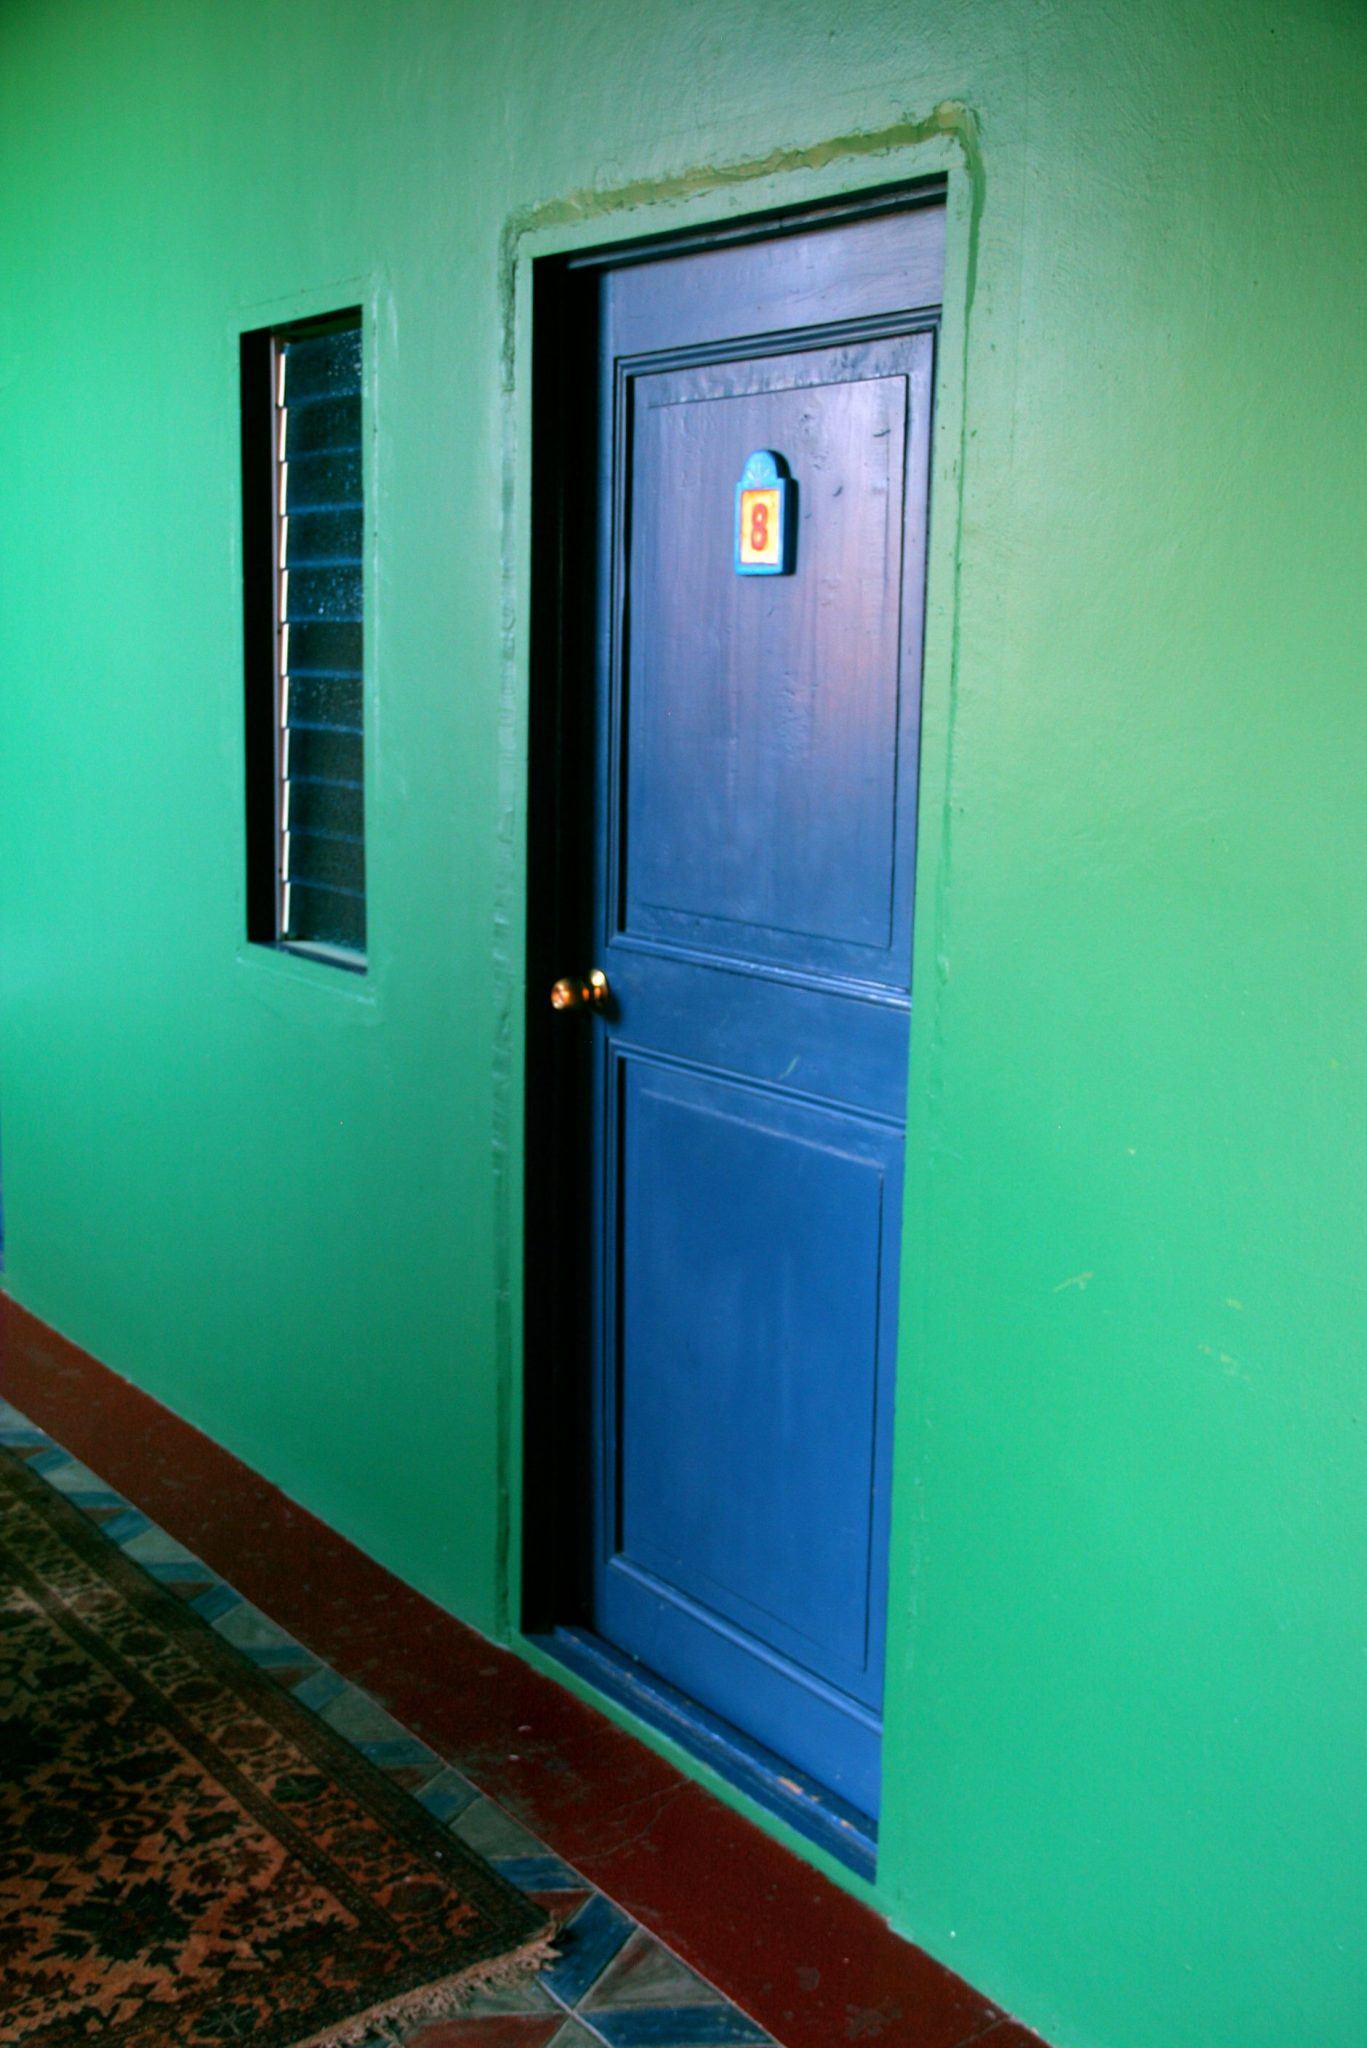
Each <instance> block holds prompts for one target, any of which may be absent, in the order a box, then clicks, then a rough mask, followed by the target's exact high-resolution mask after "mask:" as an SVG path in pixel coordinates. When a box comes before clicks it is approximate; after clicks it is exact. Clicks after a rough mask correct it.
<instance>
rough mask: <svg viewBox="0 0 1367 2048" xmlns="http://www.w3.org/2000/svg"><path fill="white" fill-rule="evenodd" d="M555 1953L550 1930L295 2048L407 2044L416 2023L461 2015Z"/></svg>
mask: <svg viewBox="0 0 1367 2048" xmlns="http://www.w3.org/2000/svg"><path fill="white" fill-rule="evenodd" d="M555 1955H556V1948H555V1939H554V1936H553V1934H552V1933H551V1932H550V1931H549V1930H548V1931H547V1932H546V1933H544V1934H539V1935H538V1936H537V1938H536V1940H535V1941H528V1942H524V1944H523V1946H522V1947H521V1948H515V1949H513V1950H512V1951H511V1952H510V1953H509V1954H508V1955H505V1956H495V1957H494V1958H493V1959H492V1960H491V1961H489V1962H486V1963H473V1964H471V1966H470V1968H469V1969H468V1970H460V1971H458V1972H457V1974H456V1975H455V1976H454V1977H442V1978H440V1979H439V1980H438V1982H437V1983H435V1984H423V1985H420V1986H419V1988H418V1989H417V1990H416V1991H405V1992H403V1993H402V1994H401V1995H400V1996H399V1997H398V1998H387V1999H385V2000H383V2001H382V2002H381V2003H380V2004H379V2005H372V2006H371V2007H370V2009H369V2011H367V2012H359V2013H357V2014H356V2015H355V2017H354V2018H352V2019H349V2020H343V2021H342V2022H341V2024H340V2025H338V2026H334V2027H325V2028H324V2029H323V2031H322V2033H321V2034H309V2035H308V2036H307V2037H306V2038H305V2039H304V2040H302V2041H296V2042H295V2043H294V2048H364V2044H367V2043H372V2042H377V2041H384V2042H389V2043H390V2044H392V2048H403V2043H404V2040H405V2038H406V2036H407V2034H408V2033H409V2031H410V2029H411V2028H413V2027H419V2026H425V2025H426V2024H427V2023H428V2022H429V2021H437V2020H454V2019H459V2018H460V2015H461V2014H462V2013H463V2012H465V2011H467V2010H468V2009H469V2005H470V2001H471V2000H472V1999H473V1998H474V1997H475V1995H476V1994H477V1993H478V1992H481V1991H490V1990H493V1989H494V1988H495V1986H497V1985H500V1984H511V1983H514V1982H515V1981H516V1980H517V1979H518V1978H519V1977H525V1976H530V1975H533V1974H534V1973H535V1972H536V1971H537V1970H540V1969H543V1968H544V1967H545V1965H546V1964H547V1963H550V1962H553V1961H554V1960H555Z"/></svg>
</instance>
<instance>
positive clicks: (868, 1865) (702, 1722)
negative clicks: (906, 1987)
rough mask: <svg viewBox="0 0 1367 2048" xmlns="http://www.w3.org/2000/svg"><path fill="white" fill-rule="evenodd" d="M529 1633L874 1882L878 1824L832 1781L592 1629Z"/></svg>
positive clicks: (588, 1679) (601, 1689) (578, 1672)
mask: <svg viewBox="0 0 1367 2048" xmlns="http://www.w3.org/2000/svg"><path fill="white" fill-rule="evenodd" d="M526 1640H527V1641H528V1642H529V1643H531V1644H533V1645H534V1646H535V1647H536V1648H537V1649H538V1650H540V1651H541V1652H542V1654H543V1655H544V1656H546V1657H549V1658H551V1659H552V1660H553V1661H554V1662H555V1663H558V1664H562V1665H564V1666H565V1668H566V1669H567V1670H569V1671H572V1672H573V1673H574V1675H575V1676H576V1677H577V1678H580V1679H582V1680H584V1681H585V1682H586V1683H587V1684H589V1685H591V1686H592V1687H593V1688H594V1690H595V1691H597V1692H600V1693H602V1694H603V1695H605V1697H606V1698H608V1699H610V1700H612V1701H613V1702H614V1704H616V1705H617V1706H619V1707H625V1708H626V1709H627V1710H628V1711H629V1712H630V1713H632V1714H634V1715H636V1716H637V1717H638V1718H639V1719H640V1720H642V1721H645V1722H647V1723H649V1725H650V1726H651V1727H653V1728H654V1729H656V1730H657V1731H658V1733H660V1734H661V1735H665V1736H667V1737H668V1738H669V1739H670V1740H671V1741H672V1742H675V1743H677V1744H678V1746H679V1748H680V1749H682V1750H684V1751H686V1752H687V1753H688V1755H690V1756H692V1757H694V1758H695V1759H696V1760H697V1761H698V1762H699V1763H703V1764H707V1765H708V1766H709V1767H710V1768H711V1769H712V1770H714V1771H716V1773H717V1774H718V1776H719V1777H722V1778H725V1779H726V1780H727V1781H728V1783H729V1784H731V1785H733V1786H734V1787H735V1789H736V1790H737V1791H738V1792H741V1793H744V1794H745V1796H746V1797H747V1798H749V1799H751V1800H753V1801H754V1803H755V1804H756V1805H757V1806H760V1807H763V1808H764V1809H765V1811H766V1812H768V1813H770V1814H772V1815H773V1816H774V1817H775V1819H778V1820H781V1821H783V1822H785V1823H786V1824H787V1826H788V1827H790V1828H791V1829H792V1830H793V1831H794V1833H795V1834H798V1835H801V1836H802V1837H803V1839H804V1840H806V1841H809V1842H811V1843H812V1845H813V1846H814V1847H815V1848H818V1849H822V1850H824V1851H825V1853H826V1854H827V1855H828V1856H831V1857H833V1858H834V1859H835V1860H836V1861H837V1862H838V1863H841V1864H843V1865H844V1867H845V1868H846V1869H847V1870H849V1871H851V1872H853V1874H854V1875H855V1876H856V1877H859V1878H862V1879H863V1880H864V1881H865V1883H868V1884H872V1883H873V1881H874V1878H875V1874H876V1869H877V1861H878V1824H877V1822H876V1821H875V1820H873V1819H872V1818H871V1817H870V1816H869V1815H868V1814H866V1813H861V1812H860V1811H859V1810H858V1809H857V1808H856V1807H853V1806H850V1805H849V1804H847V1802H846V1801H844V1800H842V1799H841V1798H840V1797H839V1795H838V1794H836V1793H834V1792H832V1791H831V1790H830V1788H829V1787H828V1786H825V1785H822V1784H821V1783H820V1782H819V1781H818V1780H817V1779H815V1778H811V1777H808V1776H807V1774H806V1773H805V1772H802V1771H800V1770H798V1769H797V1768H796V1767H795V1766H794V1765H792V1764H790V1763H788V1762H786V1761H785V1760H784V1759H783V1758H782V1757H779V1756H776V1755H775V1754H774V1753H773V1751H772V1750H768V1749H765V1748H764V1747H763V1746H762V1745H761V1744H759V1743H757V1742H755V1741H753V1740H752V1739H751V1738H750V1737H748V1736H746V1735H744V1734H742V1733H741V1731H740V1730H739V1729H738V1728H735V1727H733V1726H732V1724H731V1723H730V1722H728V1721H723V1720H722V1719H720V1717H719V1716H717V1715H715V1714H712V1713H710V1712H709V1711H708V1710H707V1708H706V1707H702V1706H699V1705H698V1703H697V1701H696V1700H691V1699H689V1698H688V1696H687V1695H686V1694H685V1693H682V1692H680V1691H678V1690H677V1688H676V1687H674V1686H672V1685H670V1684H669V1682H668V1680H666V1679H663V1678H660V1677H658V1676H657V1675H656V1674H655V1673H654V1672H652V1671H649V1670H647V1669H646V1668H645V1666H643V1665H641V1664H638V1663H636V1662H635V1661H634V1660H633V1659H632V1658H630V1657H628V1656H626V1655H625V1654H624V1653H623V1652H622V1651H620V1650H618V1649H616V1648H615V1647H614V1646H613V1645H612V1644H611V1643H608V1642H606V1641H605V1640H604V1639H603V1638H602V1637H601V1636H596V1635H593V1634H592V1633H590V1632H589V1631H588V1630H587V1629H580V1628H571V1627H567V1626H562V1627H559V1628H553V1629H549V1630H538V1631H535V1632H529V1633H528V1635H527V1638H526Z"/></svg>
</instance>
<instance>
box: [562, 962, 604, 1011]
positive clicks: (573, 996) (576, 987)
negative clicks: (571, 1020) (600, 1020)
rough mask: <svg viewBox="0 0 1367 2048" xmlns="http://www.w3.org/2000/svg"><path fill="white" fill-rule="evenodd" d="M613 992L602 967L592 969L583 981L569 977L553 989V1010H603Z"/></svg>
mask: <svg viewBox="0 0 1367 2048" xmlns="http://www.w3.org/2000/svg"><path fill="white" fill-rule="evenodd" d="M610 994H611V990H610V989H609V987H608V978H607V976H606V974H604V972H603V970H602V968H601V967H594V968H591V969H590V971H589V973H588V974H587V976H586V977H585V979H584V980H583V981H577V980H575V979H574V978H573V977H570V976H567V977H566V978H565V979H564V980H562V981H557V982H556V983H555V985H554V986H553V987H552V989H551V1008H552V1009H553V1010H601V1009H602V1008H603V1005H604V1004H605V1003H606V1002H607V1000H608V997H609V995H610Z"/></svg>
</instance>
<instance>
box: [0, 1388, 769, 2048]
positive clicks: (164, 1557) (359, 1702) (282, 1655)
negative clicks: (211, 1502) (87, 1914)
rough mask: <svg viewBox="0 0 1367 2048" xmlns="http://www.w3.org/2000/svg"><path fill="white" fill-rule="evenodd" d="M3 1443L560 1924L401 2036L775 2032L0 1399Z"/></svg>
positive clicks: (630, 2046) (569, 2047) (698, 2037)
mask: <svg viewBox="0 0 1367 2048" xmlns="http://www.w3.org/2000/svg"><path fill="white" fill-rule="evenodd" d="M0 1444H2V1445H4V1446H5V1447H6V1448H7V1449H9V1450H11V1451H16V1452H18V1453H19V1454H20V1455H22V1456H23V1457H24V1459H25V1461H26V1463H27V1465H28V1467H29V1470H30V1471H32V1472H37V1473H40V1474H41V1475H42V1477H43V1478H44V1479H45V1480H46V1482H47V1484H48V1485H49V1486H51V1487H53V1488H54V1489H55V1490H56V1491H57V1492H58V1493H60V1494H62V1495H63V1496H64V1497H65V1498H66V1499H67V1500H69V1501H71V1502H72V1503H73V1504H74V1505H75V1506H76V1507H78V1508H80V1509H81V1510H82V1512H83V1513H84V1514H86V1515H88V1516H89V1517H90V1518H91V1519H92V1520H93V1521H95V1522H96V1523H98V1524H99V1526H100V1529H101V1533H102V1534H103V1535H104V1536H106V1537H107V1538H108V1540H109V1541H110V1542H111V1543H116V1544H117V1545H118V1546H119V1548H120V1549H121V1550H122V1551H123V1553H124V1555H125V1556H126V1557H129V1558H132V1559H133V1560H134V1561H135V1562H136V1563H137V1564H139V1565H141V1567H142V1568H143V1570H144V1571H146V1572H148V1573H149V1574H150V1575H151V1577H153V1578H154V1579H158V1580H160V1581H161V1583H162V1584H163V1585H165V1586H166V1587H167V1588H168V1589H169V1590H170V1591H172V1592H175V1593H177V1594H179V1596H180V1597H181V1598H182V1599H184V1600H185V1601H187V1602H188V1604H189V1605H190V1606H191V1607H192V1608H193V1609H194V1611H195V1613H196V1614H198V1615H200V1616H202V1618H203V1619H204V1620H205V1621H207V1622H208V1623H209V1625H210V1626H211V1627H212V1628H214V1629H215V1630H217V1632H218V1634H219V1635H221V1636H222V1637H223V1638H224V1640H225V1641H227V1642H230V1643H232V1644H233V1645H234V1647H235V1648H237V1649H238V1650H240V1651H241V1652H242V1653H243V1655H244V1656H247V1657H249V1658H250V1659H251V1661H252V1662H253V1664H255V1665H257V1666H258V1667H259V1668H260V1669H261V1670H263V1671H265V1672H266V1673H267V1674H268V1675H269V1676H270V1677H271V1678H273V1679H274V1680H275V1681H276V1682H277V1683H278V1684H279V1685H280V1686H281V1687H283V1688H284V1689H285V1690H287V1691H289V1692H291V1693H293V1695H294V1697H295V1699H297V1700H299V1701H300V1702H301V1703H302V1704H303V1705H304V1706H306V1707H308V1708H309V1709H310V1710H311V1711H312V1712H314V1713H316V1714H317V1715H318V1716H319V1717H320V1718H321V1719H322V1720H324V1721H326V1722H327V1723H328V1725H329V1727H331V1728H333V1729H334V1730H335V1731H336V1733H337V1734H339V1735H341V1736H343V1737H344V1738H345V1740H346V1741H348V1742H350V1743H352V1744H353V1745H354V1747H355V1748H356V1749H358V1750H359V1751H360V1752H361V1754H362V1755H363V1756H366V1757H368V1758H369V1759H370V1761H371V1762H372V1763H373V1764H375V1765H377V1766H378V1768H379V1769H381V1770H383V1771H384V1772H386V1773H387V1775H388V1776H390V1777H391V1778H393V1779H394V1781H395V1782H396V1783H397V1784H400V1785H402V1786H403V1787H404V1789H405V1791H407V1792H409V1793H410V1794H411V1795H412V1796H413V1797H414V1798H415V1799H417V1800H418V1801H420V1803H421V1804H422V1805H423V1806H425V1807H426V1808H427V1810H428V1812H429V1813H432V1814H434V1815H435V1816H436V1817H437V1819H438V1820H440V1821H442V1822H444V1823H445V1824H446V1825H447V1826H448V1827H450V1828H451V1829H453V1831H454V1832H455V1833H456V1834H458V1835H460V1836H461V1837H462V1839H463V1840H464V1841H466V1842H468V1843H469V1845H470V1847H471V1848H472V1849H475V1850H476V1851H478V1853H479V1854H480V1855H481V1856H483V1857H484V1858H485V1859H486V1860H487V1861H488V1862H490V1863H492V1864H493V1866H494V1868H495V1870H497V1871H499V1872H500V1873H501V1874H502V1875H503V1876H504V1877H506V1878H507V1879H508V1881H509V1882H510V1883H511V1884H515V1885H517V1886H518V1888H519V1889H520V1890H522V1891H524V1892H526V1893H527V1894H528V1896H529V1897H531V1898H533V1899H535V1900H536V1901H537V1903H538V1904H539V1905H541V1906H542V1907H543V1908H544V1909H545V1911H546V1912H547V1913H548V1914H549V1915H550V1916H551V1918H552V1919H553V1920H554V1922H555V1924H556V1927H557V1929H558V1930H559V1933H558V1939H557V1943H556V1949H557V1954H556V1958H555V1960H554V1962H552V1963H551V1964H550V1965H549V1966H548V1967H547V1968H546V1969H543V1970H542V1971H541V1973H540V1975H539V1976H538V1977H537V1978H536V1979H535V1980H534V1981H532V1980H530V1979H529V1980H528V1981H527V1983H526V1984H525V1985H523V1986H518V1987H513V1988H509V1987H506V1986H505V1987H502V1988H500V1989H498V1990H495V1991H490V1992H486V1993H482V1994H479V1995H477V1996H476V1998H475V2000H474V2002H473V2003H472V2005H471V2007H470V2010H469V2013H468V2015H466V2016H463V2017H462V2018H460V2019H458V2020H453V2021H447V2022H444V2023H443V2024H441V2025H439V2026H424V2027H420V2028H418V2029H416V2030H415V2031H414V2032H412V2033H411V2034H410V2035H409V2036H408V2037H407V2038H408V2041H409V2043H410V2044H411V2048H722V2044H731V2043H735V2044H758V2048H764V2044H766V2043H768V2044H772V2036H771V2035H769V2034H767V2033H766V2032H765V2031H764V2029H763V2028H762V2027H761V2026H758V2025H757V2024H756V2023H755V2022H754V2021H753V2020H751V2019H748V2018H747V2017H746V2016H745V2014H744V2013H742V2012H741V2011H739V2009H738V2008H737V2007H736V2006H734V2005H732V2004H731V2003H729V2001H728V2000H727V1999H725V1998H723V1996H722V1994H721V1993H720V1992H719V1991H717V1990H716V1989H715V1988H714V1987H713V1986H712V1985H710V1984H708V1983H706V1982H705V1981H704V1980H703V1979H702V1978H701V1977H700V1976H698V1975H697V1973H696V1972H695V1971H693V1970H690V1969H689V1968H688V1967H687V1965H686V1964H684V1963H683V1962H681V1961H680V1960H679V1958H678V1957H677V1956H675V1955H673V1954H671V1953H670V1951H669V1950H668V1949H667V1948H666V1947H665V1946H664V1944H663V1943H662V1942H659V1941H657V1940H655V1939H654V1937H653V1936H652V1935H650V1934H648V1933H646V1931H645V1930H644V1929H643V1928H642V1927H640V1926H638V1925H637V1924H636V1922H635V1921H633V1920H632V1919H631V1918H630V1917H629V1916H628V1915H627V1914H626V1913H624V1912H622V1910H621V1909H620V1907H618V1906H616V1905H614V1904H613V1903H612V1901H611V1900H610V1899H607V1898H605V1897H604V1895H603V1894H602V1892H600V1891H598V1890H596V1889H595V1888H594V1886H593V1885H591V1884H590V1883H589V1882H588V1881H587V1879H585V1878H584V1877H582V1876H581V1875H580V1874H579V1872H578V1871H575V1870H572V1869H571V1868H570V1866H569V1865H568V1864H567V1863H564V1862H562V1861H561V1859H560V1858H559V1857H558V1856H556V1855H554V1854H552V1852H551V1851H550V1850H549V1849H548V1848H547V1847H546V1845H545V1843H544V1842H540V1841H538V1840H537V1838H536V1836H535V1835H533V1834H531V1833H530V1832H529V1831H528V1830H527V1829H526V1828H525V1827H522V1826H521V1825H520V1824H519V1823H518V1822H517V1821H515V1820H514V1819H513V1818H512V1816H511V1815H510V1814H508V1813H506V1812H505V1811H504V1809H503V1808H502V1807H501V1806H498V1805H496V1804H495V1802H494V1801H493V1800H492V1799H488V1798H485V1797H484V1796H483V1795H482V1794H481V1793H480V1792H479V1791H478V1789H477V1788H476V1787H475V1786H474V1785H472V1784H471V1782H470V1780H469V1779H468V1778H466V1777H463V1776H462V1775H461V1773H460V1772H459V1771H457V1770H455V1769H454V1768H453V1767H452V1766H451V1765H449V1764H447V1763H445V1762H443V1760H442V1758H441V1757H440V1756H438V1755H437V1753H436V1752H435V1751H434V1750H432V1749H429V1748H428V1746H427V1744H426V1743H424V1742H420V1741H419V1740H418V1738H417V1737H416V1736H415V1735H413V1734H411V1733H410V1732H409V1731H408V1730H407V1729H406V1728H404V1727H402V1726H401V1725H400V1723H399V1722H397V1721H396V1720H395V1719H394V1718H393V1716H392V1715H390V1714H387V1713H386V1712H385V1710H384V1708H383V1707H381V1706H379V1705H378V1704H377V1703H376V1701H374V1700H373V1699H371V1698H370V1697H369V1695H368V1694H367V1693H364V1692H362V1691H361V1690H360V1688H359V1686H355V1685H351V1684H349V1683H348V1682H347V1681H346V1679H344V1678H342V1677H341V1676H340V1675H339V1674H338V1673H337V1672H336V1671H334V1670H333V1669H332V1668H331V1667H330V1666H329V1665H326V1664H323V1663H321V1662H320V1661H319V1660H318V1659H317V1658H316V1657H313V1656H311V1655H310V1654H309V1652H308V1651H307V1650H306V1649H304V1648H303V1646H302V1645H301V1644H299V1643H297V1642H295V1641H294V1640H293V1638H292V1637H290V1636H289V1635H288V1634H287V1633H286V1631H285V1630H284V1629H283V1628H281V1627H280V1626H279V1625H278V1623H276V1622H274V1621H272V1620H271V1619H270V1617H269V1616H268V1615H265V1614H263V1613H262V1612H261V1610H260V1608H258V1607H253V1606H252V1605H251V1603H250V1602H249V1601H246V1600H244V1599H243V1598H242V1596H241V1595H240V1594H239V1593H237V1592H236V1591H234V1589H233V1588H232V1587H231V1586H230V1585H228V1584H227V1582H226V1581H225V1580H224V1579H222V1578H220V1576H219V1575H218V1573H217V1572H214V1571H212V1570H211V1569H210V1568H209V1566H208V1565H206V1564H205V1563H204V1562H203V1561H202V1560H201V1559H199V1558H197V1557H195V1556H194V1555H193V1554H192V1553H191V1552H190V1551H188V1550H187V1549H186V1548H185V1547H184V1545H183V1544H180V1543H177V1542H176V1540H175V1538H174V1537H172V1536H169V1535H167V1533H166V1531H165V1530H164V1529H159V1528H158V1527H157V1525H156V1524H155V1523H154V1522H151V1521H149V1520H148V1518H147V1516H146V1515H144V1514H142V1513H141V1512H140V1511H139V1510H138V1509H137V1508H135V1507H133V1506H132V1505H131V1504H130V1503H129V1502H128V1501H126V1500H124V1499H123V1497H122V1496H121V1495H120V1494H117V1493H115V1492H114V1490H113V1489H112V1488H111V1487H109V1486H107V1485H106V1484H105V1482H104V1481H103V1480H102V1479H101V1478H100V1477H99V1476H98V1475H97V1474H96V1473H94V1472H91V1471H90V1470H89V1468H88V1467H87V1466H85V1465H82V1464H81V1463H80V1462H79V1461H78V1460H77V1459H75V1458H73V1457H72V1456H71V1455H70V1454H69V1453H68V1452H67V1451H65V1450H63V1449H62V1447H61V1446H60V1445H59V1444H55V1443H54V1442H53V1441H52V1439H51V1437H49V1436H48V1435H47V1434H46V1433H45V1432H44V1431H43V1430H40V1429H39V1428H38V1426H37V1425H36V1423H33V1422H31V1421H30V1420H29V1418H28V1417H27V1416H26V1415H23V1414H21V1413H20V1411H19V1410H18V1409H17V1408H14V1407H11V1406H10V1405H9V1403H8V1402H5V1401H0Z"/></svg>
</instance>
